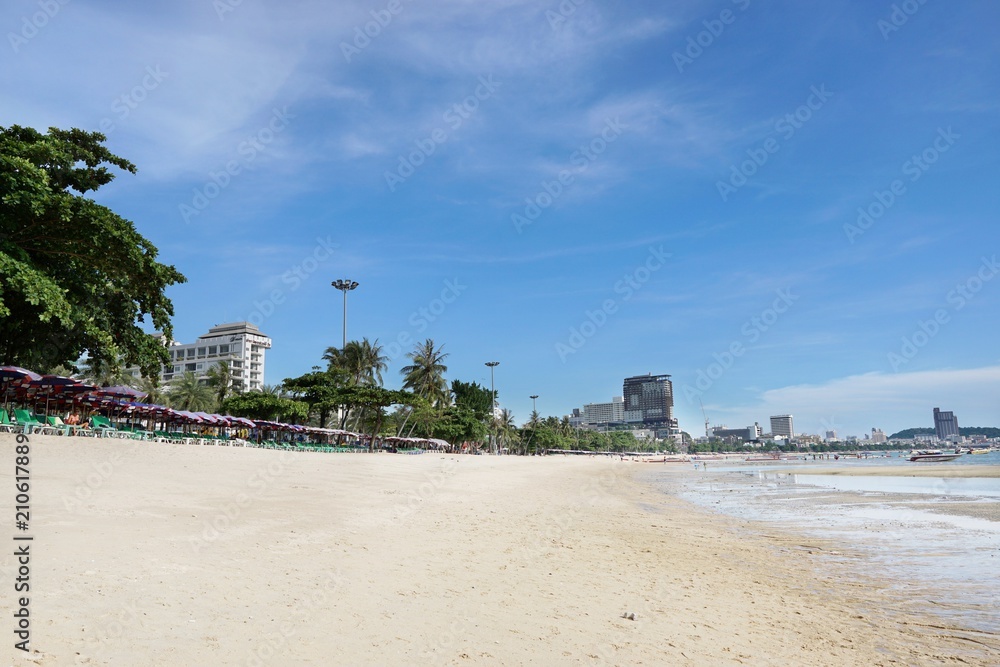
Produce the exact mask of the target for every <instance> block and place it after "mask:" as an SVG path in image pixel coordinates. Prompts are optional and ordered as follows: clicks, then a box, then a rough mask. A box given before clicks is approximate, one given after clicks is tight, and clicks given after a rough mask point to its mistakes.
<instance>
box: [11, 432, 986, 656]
mask: <svg viewBox="0 0 1000 667" xmlns="http://www.w3.org/2000/svg"><path fill="white" fill-rule="evenodd" d="M0 455H2V456H3V457H5V460H7V461H8V462H13V460H14V458H13V457H14V455H15V454H14V438H13V437H12V436H9V435H6V434H0ZM30 458H31V487H32V490H31V507H32V514H31V517H32V518H31V530H30V534H31V535H33V536H34V542H33V543H32V550H33V551H32V562H31V567H32V570H31V576H32V579H31V583H32V589H31V593H30V595H31V618H32V626H31V627H32V638H31V647H32V649H33V650H34V651H35V652H34V653H32V654H31V655H30V656H24V655H22V654H20V653H18V652H16V651H13V650H12V648H11V646H12V643H13V642H12V641H11V640H10V637H9V629H8V640H7V643H6V645H5V650H7V651H8V652H9V654H10V655H11V656H12V663H13V664H18V665H44V666H56V665H77V664H81V665H171V666H172V665H178V666H181V665H184V666H188V665H208V664H211V665H255V666H262V665H276V666H277V665H414V664H417V665H421V664H427V665H498V664H502V665H536V664H545V665H581V664H583V665H636V664H646V665H666V664H669V665H692V666H702V665H738V664H742V665H768V664H774V665H806V666H808V665H816V666H820V665H822V666H827V665H858V666H861V665H864V666H866V667H867V666H870V665H937V664H942V663H946V662H961V663H962V664H966V665H984V666H985V665H992V664H997V662H998V661H1000V648H998V643H1000V642H998V640H997V637H996V636H995V635H989V634H986V633H981V632H975V631H972V630H969V629H968V628H966V627H963V626H962V625H961V624H955V623H941V622H940V621H939V619H937V618H936V617H933V616H930V615H924V614H920V613H909V612H907V611H906V609H905V607H904V606H902V603H901V601H900V600H899V599H897V597H896V596H897V592H895V591H892V590H888V589H887V588H886V587H885V586H880V585H879V582H878V581H873V580H871V579H870V578H866V576H865V575H864V574H863V573H862V574H852V573H851V571H850V570H849V569H843V570H842V571H841V570H840V569H838V567H839V566H836V565H835V564H834V565H831V564H830V563H829V562H828V561H826V560H824V561H822V562H821V561H819V560H817V556H818V555H819V554H820V553H821V552H824V551H825V549H827V548H830V547H829V545H824V544H817V543H814V542H813V541H803V540H802V539H801V538H799V537H798V536H796V535H795V534H794V533H790V532H785V531H781V530H779V529H775V528H773V527H769V526H761V525H759V524H755V523H752V522H746V521H741V520H737V519H732V518H728V517H725V516H722V515H718V514H716V513H713V512H710V511H707V510H703V509H701V508H698V507H696V506H694V505H691V504H690V503H687V502H684V501H682V500H680V499H679V498H677V497H674V496H670V495H664V494H663V493H662V492H661V491H659V490H657V489H656V488H653V487H652V486H651V485H650V484H648V483H647V482H645V481H641V480H640V479H637V478H636V476H637V475H638V476H639V477H640V478H641V477H643V475H642V474H640V471H642V470H643V469H644V468H645V469H648V468H649V466H641V465H638V464H632V463H628V462H620V461H614V460H608V459H604V458H573V457H548V458H544V459H539V458H518V457H503V458H497V457H487V456H479V457H464V456H442V455H438V454H424V455H420V456H405V455H390V454H381V455H379V454H376V455H364V454H311V453H310V454H297V453H290V452H277V451H265V450H257V449H241V448H228V447H199V446H184V445H166V444H154V443H135V442H130V441H114V440H93V439H84V438H60V437H41V436H39V437H35V436H33V437H32V438H31V454H30ZM675 474H678V475H684V474H689V475H690V474H693V471H690V470H688V471H679V470H678V471H677V472H676V473H675ZM12 477H13V465H5V466H0V489H7V491H6V492H0V503H3V505H4V507H5V511H7V513H8V515H9V516H12V515H13V503H14V493H13V490H12V489H13V480H12V479H11V478H12ZM10 531H11V532H14V531H13V528H11V529H10ZM12 551H13V550H12V549H10V550H5V551H4V554H5V555H4V556H3V557H2V559H0V585H2V586H4V587H7V586H10V585H11V583H12V581H13V577H14V576H15V569H14V568H15V562H14V558H13V557H12V556H11V555H10V554H11V553H12ZM845 558H846V559H847V560H850V556H849V554H848V555H846V556H845ZM4 601H5V602H4V604H5V605H8V608H6V609H4V610H3V614H2V616H3V617H4V618H7V619H8V621H7V622H8V623H9V624H12V620H11V619H12V616H11V613H12V612H11V609H10V608H9V605H10V604H11V601H10V597H9V596H8V597H5V598H4ZM631 615H634V616H631ZM28 658H30V661H29V660H28Z"/></svg>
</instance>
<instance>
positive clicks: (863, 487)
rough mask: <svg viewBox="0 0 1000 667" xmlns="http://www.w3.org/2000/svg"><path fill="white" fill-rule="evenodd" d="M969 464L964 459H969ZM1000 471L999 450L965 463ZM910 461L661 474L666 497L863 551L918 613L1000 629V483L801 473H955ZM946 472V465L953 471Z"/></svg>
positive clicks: (862, 558) (869, 568) (869, 566)
mask: <svg viewBox="0 0 1000 667" xmlns="http://www.w3.org/2000/svg"><path fill="white" fill-rule="evenodd" d="M963 459H964V460H963ZM959 461H961V462H962V463H964V464H967V465H968V464H976V465H991V466H992V465H1000V453H992V454H989V455H975V456H964V457H962V459H959ZM951 464H952V462H941V463H911V462H909V461H907V460H906V459H905V458H904V459H900V458H895V459H886V458H879V459H874V460H873V459H868V460H865V459H847V460H844V459H841V461H836V462H835V461H832V460H825V461H822V462H820V461H816V462H815V464H814V462H812V461H808V462H802V461H800V462H797V463H796V464H794V465H790V464H789V462H780V466H781V468H782V470H776V468H777V467H778V466H776V465H775V464H770V463H767V464H763V465H753V466H751V465H748V464H744V465H743V466H738V465H727V464H726V463H725V462H723V461H719V462H717V465H716V462H710V466H709V468H708V470H704V469H703V468H699V469H698V471H697V472H695V471H694V470H692V471H691V473H690V474H687V475H676V474H664V475H656V473H655V471H651V472H652V473H653V474H654V475H656V476H657V478H658V481H657V483H658V484H659V485H661V487H662V488H664V490H666V491H668V492H670V493H675V494H677V495H679V496H680V497H681V498H683V499H686V500H688V501H691V502H693V503H695V504H698V505H701V506H704V507H708V508H710V509H713V510H715V511H719V512H722V513H724V514H728V515H730V516H735V517H739V518H742V519H747V520H751V521H759V522H764V523H767V524H770V525H778V526H781V527H786V528H788V529H789V530H790V531H792V532H795V533H798V534H801V535H805V536H813V537H815V538H819V539H822V540H826V541H828V542H829V543H833V544H838V545H841V547H842V549H843V550H845V551H849V552H851V553H852V554H856V555H857V558H858V561H859V562H861V563H863V564H864V567H865V570H866V573H868V574H871V575H874V576H876V577H877V578H878V579H879V580H881V581H882V582H884V585H885V586H886V587H887V588H888V589H889V591H888V592H889V593H890V594H893V595H895V596H896V597H897V598H898V599H901V600H905V601H906V607H907V608H908V609H912V610H914V611H917V610H919V611H923V612H931V613H934V614H936V615H939V616H942V617H944V618H945V620H947V621H950V622H953V623H956V624H958V625H961V626H963V627H966V628H968V629H970V630H980V631H984V632H1000V478H996V477H994V478H957V477H892V476H847V475H824V474H817V475H811V474H801V473H799V472H798V471H800V470H801V471H805V470H807V469H809V468H816V467H822V468H824V469H829V468H831V467H837V468H841V467H844V468H847V467H854V466H861V467H869V466H872V465H881V466H885V465H892V466H894V467H895V466H896V465H908V466H920V467H921V468H924V467H926V466H941V467H945V466H946V467H951ZM944 469H947V468H944Z"/></svg>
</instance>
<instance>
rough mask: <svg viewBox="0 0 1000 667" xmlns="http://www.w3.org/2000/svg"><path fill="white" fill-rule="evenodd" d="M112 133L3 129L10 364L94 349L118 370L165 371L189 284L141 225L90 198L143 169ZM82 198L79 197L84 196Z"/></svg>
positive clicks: (0, 213) (1, 346) (4, 348)
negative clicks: (117, 175) (182, 288)
mask: <svg viewBox="0 0 1000 667" xmlns="http://www.w3.org/2000/svg"><path fill="white" fill-rule="evenodd" d="M105 139H106V138H105V136H104V135H102V134H100V133H97V132H84V131H82V130H76V129H74V130H60V129H57V128H50V129H49V132H48V134H42V133H40V132H38V131H36V130H34V129H31V128H25V127H19V126H16V125H15V126H12V127H9V128H0V359H3V360H4V361H6V362H7V363H14V364H18V365H21V366H26V367H28V368H32V367H34V368H49V367H52V366H55V365H57V364H71V363H73V362H74V361H76V360H77V359H79V358H80V357H81V356H83V354H84V353H86V354H87V355H88V356H89V357H90V358H91V359H93V360H95V361H96V362H99V363H106V364H108V365H110V366H112V367H117V366H119V365H121V364H124V365H125V366H131V365H138V366H139V367H140V368H141V369H142V372H143V375H147V376H149V375H153V374H154V373H157V372H159V370H160V366H161V365H163V364H165V363H167V362H168V359H169V357H168V354H167V349H166V348H165V347H164V346H163V345H162V344H161V343H160V342H159V341H158V340H157V339H155V338H153V337H152V336H151V335H149V334H147V333H145V331H144V330H143V328H142V327H141V326H140V323H142V322H145V320H146V318H147V317H149V318H150V320H151V322H152V325H153V326H154V327H155V328H157V329H158V330H160V331H162V332H163V334H164V335H165V337H166V338H167V339H169V338H171V335H172V333H173V331H172V327H171V323H170V318H171V316H172V315H173V305H172V304H171V302H170V300H169V299H167V297H166V296H165V290H166V288H167V287H169V286H171V285H175V284H178V283H183V282H185V278H184V276H183V275H181V274H180V273H179V272H178V271H177V270H176V269H175V268H174V267H173V266H168V265H164V264H160V263H159V262H157V261H156V257H157V253H158V251H157V249H156V247H155V246H153V244H152V243H150V242H149V241H148V240H147V239H145V238H144V237H143V236H141V235H140V234H139V233H138V232H137V231H136V229H135V225H134V224H133V223H132V222H130V221H128V220H126V219H124V218H122V217H120V216H119V215H117V214H115V213H114V212H113V211H112V210H111V209H109V208H107V207H105V206H101V205H99V204H97V203H96V202H95V201H93V200H92V199H89V198H87V197H84V196H82V195H86V194H87V193H89V192H91V191H94V190H97V189H99V188H100V187H101V186H103V185H106V184H107V183H109V182H111V180H113V179H114V175H113V174H112V173H111V171H110V170H109V167H118V168H119V169H123V170H125V171H128V172H130V173H135V171H136V169H135V166H134V165H133V164H132V163H130V162H128V161H127V160H124V159H122V158H120V157H118V156H116V155H114V154H112V153H111V152H110V151H108V150H107V148H105V147H104V146H103V142H104V141H105ZM76 193H78V194H76Z"/></svg>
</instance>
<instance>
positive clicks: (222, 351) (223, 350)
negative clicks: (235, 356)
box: [219, 345, 229, 354]
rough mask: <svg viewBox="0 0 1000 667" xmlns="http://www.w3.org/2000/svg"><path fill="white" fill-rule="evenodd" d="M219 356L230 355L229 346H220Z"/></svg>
mask: <svg viewBox="0 0 1000 667" xmlns="http://www.w3.org/2000/svg"><path fill="white" fill-rule="evenodd" d="M219 354H229V346H228V345H220V346H219Z"/></svg>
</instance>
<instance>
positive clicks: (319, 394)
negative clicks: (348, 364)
mask: <svg viewBox="0 0 1000 667" xmlns="http://www.w3.org/2000/svg"><path fill="white" fill-rule="evenodd" d="M346 383H347V372H346V371H344V370H341V369H339V368H331V369H328V370H325V371H320V370H314V371H312V372H310V373H306V374H305V375H300V376H299V377H295V378H285V380H284V382H282V385H281V386H282V387H284V388H285V389H286V390H287V391H289V392H291V393H292V394H293V395H294V396H295V397H296V398H298V399H300V400H301V401H303V402H304V403H305V404H306V405H307V406H308V407H309V410H308V414H309V415H311V414H312V413H313V411H316V412H317V414H318V424H319V426H321V427H325V426H326V422H327V419H328V418H329V415H330V412H331V411H332V410H333V409H334V408H336V407H338V405H339V404H338V403H337V402H336V401H337V400H338V399H339V395H338V394H337V393H336V389H337V388H338V387H342V386H344V385H345V384H346Z"/></svg>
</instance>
